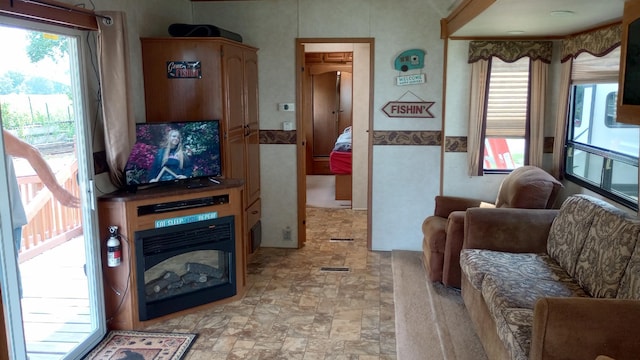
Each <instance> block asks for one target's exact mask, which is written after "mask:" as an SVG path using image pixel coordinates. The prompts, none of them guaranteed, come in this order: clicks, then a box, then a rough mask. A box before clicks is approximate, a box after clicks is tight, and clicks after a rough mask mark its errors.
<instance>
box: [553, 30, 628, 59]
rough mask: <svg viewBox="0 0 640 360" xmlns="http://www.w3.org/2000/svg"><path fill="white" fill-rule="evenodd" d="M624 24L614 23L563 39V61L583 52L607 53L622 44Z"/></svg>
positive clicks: (598, 54)
mask: <svg viewBox="0 0 640 360" xmlns="http://www.w3.org/2000/svg"><path fill="white" fill-rule="evenodd" d="M621 37H622V25H620V24H614V25H611V26H608V27H606V28H602V29H598V30H594V31H590V32H587V33H582V34H579V35H575V36H571V37H569V38H567V39H565V40H563V41H562V60H561V61H562V62H565V61H567V60H569V59H571V58H573V59H575V58H576V57H577V56H578V55H580V54H581V53H583V52H588V53H589V54H591V55H593V56H604V55H607V54H608V53H609V52H611V50H613V49H615V48H616V47H617V46H619V45H620V39H621Z"/></svg>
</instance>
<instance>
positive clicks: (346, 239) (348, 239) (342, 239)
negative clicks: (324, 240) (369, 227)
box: [329, 238, 353, 242]
mask: <svg viewBox="0 0 640 360" xmlns="http://www.w3.org/2000/svg"><path fill="white" fill-rule="evenodd" d="M345 241H353V238H331V240H329V242H345Z"/></svg>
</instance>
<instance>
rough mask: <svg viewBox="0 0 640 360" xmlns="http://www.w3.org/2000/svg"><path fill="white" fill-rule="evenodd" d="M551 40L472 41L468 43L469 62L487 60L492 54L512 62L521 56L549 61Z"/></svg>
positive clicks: (551, 47) (551, 46)
mask: <svg viewBox="0 0 640 360" xmlns="http://www.w3.org/2000/svg"><path fill="white" fill-rule="evenodd" d="M552 49H553V43H552V42H551V41H472V42H471V43H469V64H471V63H474V62H476V61H479V60H489V59H490V58H491V57H492V56H495V57H497V58H499V59H500V60H502V61H504V62H509V63H510V62H514V61H516V60H518V59H521V58H523V57H529V58H531V60H540V61H542V62H544V63H547V64H550V63H551V52H552Z"/></svg>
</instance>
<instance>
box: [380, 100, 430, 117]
mask: <svg viewBox="0 0 640 360" xmlns="http://www.w3.org/2000/svg"><path fill="white" fill-rule="evenodd" d="M433 104H435V103H434V102H433V101H389V102H388V103H387V104H386V105H385V106H384V107H383V108H382V111H384V113H385V114H387V116H388V117H392V118H397V117H402V118H432V117H434V116H433V114H432V113H431V112H430V111H429V108H431V106H433Z"/></svg>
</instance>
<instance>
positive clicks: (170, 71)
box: [167, 61, 202, 79]
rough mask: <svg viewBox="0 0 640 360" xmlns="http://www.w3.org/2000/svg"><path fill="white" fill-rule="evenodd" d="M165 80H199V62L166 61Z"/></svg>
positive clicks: (200, 69) (200, 71)
mask: <svg viewBox="0 0 640 360" xmlns="http://www.w3.org/2000/svg"><path fill="white" fill-rule="evenodd" d="M167 78H169V79H201V78H202V68H201V67H200V61H167Z"/></svg>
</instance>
